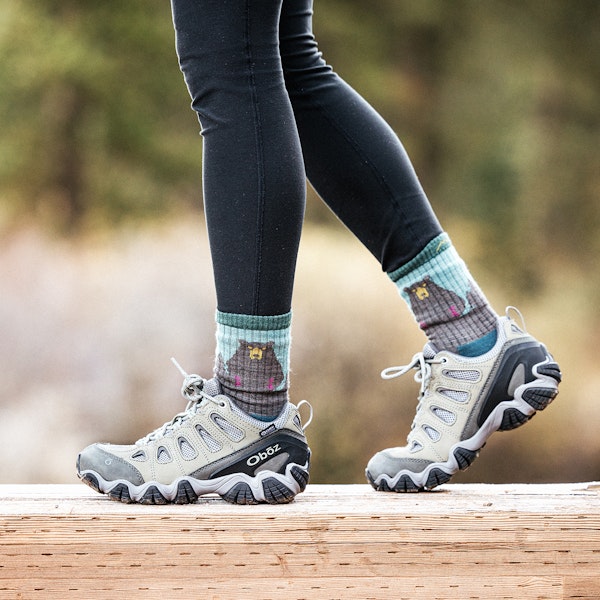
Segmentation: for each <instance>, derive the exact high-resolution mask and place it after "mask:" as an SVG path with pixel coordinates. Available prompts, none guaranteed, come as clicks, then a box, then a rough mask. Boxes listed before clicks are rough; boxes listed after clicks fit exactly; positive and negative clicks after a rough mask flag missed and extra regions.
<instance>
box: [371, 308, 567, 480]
mask: <svg viewBox="0 0 600 600" xmlns="http://www.w3.org/2000/svg"><path fill="white" fill-rule="evenodd" d="M510 308H512V307H509V308H508V309H507V311H506V317H501V318H500V319H499V323H498V340H497V342H496V344H495V346H494V347H493V348H492V349H491V350H490V351H489V352H487V353H485V354H483V355H482V356H479V357H476V358H466V357H462V356H459V355H457V354H454V353H452V352H446V351H444V352H435V350H434V349H433V348H432V347H431V345H430V344H427V345H426V346H425V349H424V350H423V352H420V353H418V354H415V356H414V357H413V359H412V361H411V362H410V364H408V365H406V366H403V367H391V368H389V369H385V370H384V371H383V372H382V374H381V375H382V377H383V378H384V379H391V378H394V377H398V376H400V375H403V374H404V373H407V372H408V371H410V370H411V369H416V371H417V373H416V374H415V380H416V381H417V382H418V383H420V384H421V390H420V393H419V403H418V405H417V414H416V415H415V418H414V421H413V423H412V427H411V431H410V433H409V434H408V438H407V444H406V446H403V447H401V448H388V449H387V450H383V451H381V452H378V453H377V454H375V456H373V458H371V460H370V461H369V464H368V465H367V469H366V476H367V479H368V480H369V482H370V483H371V485H372V486H373V487H374V488H375V489H376V490H379V491H386V492H389V491H393V492H418V491H421V490H430V489H432V488H434V487H436V486H438V485H440V484H442V483H446V482H447V481H448V480H449V479H450V477H451V476H452V475H454V473H456V472H457V471H459V470H464V469H466V468H467V467H469V466H470V465H471V463H472V462H473V461H474V460H475V458H477V456H478V454H479V450H480V449H481V448H482V447H483V446H484V445H485V442H486V440H487V439H488V438H489V436H490V435H491V434H492V433H494V431H506V430H509V429H514V428H516V427H519V426H521V425H523V424H524V423H526V422H527V421H528V420H529V419H531V417H533V415H534V414H535V413H536V411H538V410H543V409H544V408H546V406H548V404H550V402H552V400H553V399H554V398H555V397H556V395H557V393H558V384H559V382H560V380H561V373H560V368H559V366H558V364H557V363H556V362H554V360H553V359H552V356H551V355H550V354H549V353H548V351H547V350H546V348H545V347H544V345H543V344H541V343H540V342H538V341H537V340H535V339H534V338H533V337H531V336H530V335H528V334H527V333H526V332H525V326H524V324H523V325H522V329H521V328H519V327H518V326H517V324H516V323H515V321H514V320H513V319H512V318H510V316H509V311H510ZM513 310H514V311H516V312H517V313H518V311H517V310H516V309H513ZM518 314H519V315H520V313H518ZM521 322H523V318H522V317H521Z"/></svg>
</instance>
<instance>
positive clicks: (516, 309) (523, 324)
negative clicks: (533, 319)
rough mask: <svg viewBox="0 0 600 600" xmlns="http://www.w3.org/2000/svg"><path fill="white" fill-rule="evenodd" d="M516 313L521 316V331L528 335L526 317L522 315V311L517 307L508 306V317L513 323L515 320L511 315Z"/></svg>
mask: <svg viewBox="0 0 600 600" xmlns="http://www.w3.org/2000/svg"><path fill="white" fill-rule="evenodd" d="M511 312H514V313H516V314H517V315H518V316H519V320H520V321H521V330H522V331H523V333H527V326H526V325H525V317H524V316H523V314H522V313H521V311H520V310H519V309H518V308H517V307H516V306H510V305H509V306H507V307H506V316H507V317H508V318H509V319H511V320H512V321H514V320H515V319H513V318H512V317H511V316H510V313H511Z"/></svg>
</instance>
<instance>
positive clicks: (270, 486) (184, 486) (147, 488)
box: [78, 461, 309, 504]
mask: <svg viewBox="0 0 600 600" xmlns="http://www.w3.org/2000/svg"><path fill="white" fill-rule="evenodd" d="M308 466H309V465H308V461H307V463H306V464H305V465H298V464H295V463H290V464H288V465H287V467H286V469H285V473H284V474H282V473H276V472H274V471H267V470H266V471H261V472H260V473H258V474H257V475H256V476H255V477H250V476H249V475H246V474H245V473H233V474H229V475H224V476H222V477H216V478H215V479H208V480H200V479H195V478H193V477H180V478H179V479H177V480H175V481H174V482H173V483H171V484H169V485H167V484H163V483H158V482H156V481H150V482H148V483H144V484H143V485H140V486H136V485H134V484H132V483H131V482H129V481H126V480H123V479H119V480H115V481H106V480H105V479H103V478H102V476H100V475H99V474H98V473H96V472H95V471H92V470H87V471H83V472H78V476H79V478H80V479H81V480H82V481H83V482H84V483H86V484H87V485H89V486H90V487H91V488H92V489H93V490H95V491H96V492H99V493H101V494H106V495H107V496H108V497H109V498H111V499H112V500H117V501H119V502H124V503H125V504H131V503H139V504H193V503H194V502H196V501H197V500H198V498H199V497H200V496H204V495H205V494H218V495H219V496H221V498H223V500H226V501H227V502H230V503H232V504H260V503H267V504H287V503H288V502H291V501H292V500H293V499H294V497H295V496H296V495H297V494H299V493H300V492H303V491H304V490H305V488H306V485H307V484H308ZM78 471H79V469H78Z"/></svg>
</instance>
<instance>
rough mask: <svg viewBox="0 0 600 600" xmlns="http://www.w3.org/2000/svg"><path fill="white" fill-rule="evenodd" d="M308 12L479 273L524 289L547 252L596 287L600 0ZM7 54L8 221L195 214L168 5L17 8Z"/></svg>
mask: <svg viewBox="0 0 600 600" xmlns="http://www.w3.org/2000/svg"><path fill="white" fill-rule="evenodd" d="M315 4H316V6H315V31H316V34H317V37H318V39H319V41H320V45H321V50H322V51H323V52H324V55H325V57H326V59H327V60H328V61H329V62H330V63H331V64H333V66H334V68H335V69H336V70H337V71H338V72H339V73H340V74H341V75H342V76H343V77H344V78H346V79H347V80H348V81H349V82H350V83H351V84H352V85H354V86H355V87H356V88H357V89H358V90H359V91H360V92H361V93H362V94H363V95H364V96H365V97H366V98H367V99H368V100H370V101H371V102H372V103H373V104H374V105H375V106H376V108H377V109H378V110H380V112H381V113H382V114H383V115H384V116H385V117H386V119H388V120H389V122H390V123H391V124H392V126H393V127H394V129H395V130H396V131H397V132H398V133H399V135H400V137H401V139H402V140H403V141H404V143H405V145H406V146H407V148H408V151H409V154H410V155H411V156H412V158H413V161H414V163H415V166H416V168H417V172H418V173H419V175H420V177H421V179H422V181H423V183H424V186H425V188H426V191H427V192H428V194H429V195H430V197H431V199H432V202H433V204H434V207H435V209H436V210H437V211H438V212H439V213H440V215H441V216H442V218H443V217H444V216H445V215H449V214H451V215H453V217H458V218H460V219H462V220H463V221H465V222H466V223H468V224H469V225H471V226H472V225H475V226H476V230H477V231H478V232H479V236H480V240H479V242H478V248H479V251H478V256H479V260H481V261H482V262H485V263H487V264H493V265H494V269H495V271H496V274H497V276H498V277H499V278H503V279H505V281H506V285H507V286H510V287H511V288H513V289H514V290H519V289H526V290H527V294H531V293H533V292H535V291H536V290H538V289H540V288H541V287H542V285H543V277H541V275H540V269H539V267H538V268H533V267H532V264H534V263H539V259H540V257H543V256H545V255H547V254H548V255H549V254H552V255H554V256H556V255H559V256H561V257H562V258H563V259H564V260H565V262H566V264H571V263H574V264H577V265H579V266H580V267H582V268H584V269H586V270H589V271H591V272H593V273H594V275H593V277H592V280H593V281H594V282H595V283H596V284H600V272H599V270H598V267H597V266H596V261H595V256H596V254H597V252H598V251H599V250H600V238H599V236H598V234H597V231H598V226H599V225H600V202H599V199H600V160H599V158H598V156H599V153H598V141H599V139H600V136H599V132H600V111H599V106H600V35H599V34H600V2H598V1H597V0H574V1H572V2H566V1H565V0H375V1H373V2H363V1H359V0H316V3H315ZM0 55H1V56H2V61H1V62H0V123H1V124H2V129H1V135H0V194H1V197H2V211H1V212H0V224H1V225H4V226H7V225H8V226H10V225H12V224H13V223H15V222H20V221H21V220H22V219H23V218H31V217H33V218H35V219H36V220H38V221H40V222H42V223H43V224H44V225H49V226H51V227H53V228H57V229H59V230H62V231H65V232H73V231H78V230H80V229H81V228H82V227H90V226H94V225H96V224H98V223H99V222H117V221H121V220H123V219H127V220H130V219H136V218H140V217H148V216H152V217H156V216H160V215H164V214H165V213H166V212H168V211H173V210H179V209H181V208H183V207H188V206H190V205H196V206H198V205H199V204H200V180H201V177H200V155H201V143H200V141H199V138H198V129H199V128H198V123H197V120H196V118H195V115H194V114H193V113H192V111H191V110H190V109H189V97H188V95H187V91H186V89H185V86H184V83H183V78H182V76H181V73H180V72H179V68H178V65H177V58H176V55H175V50H174V39H173V29H172V23H171V16H170V11H169V6H168V3H165V2H164V1H163V0H128V1H127V2H124V3H123V2H118V1H117V0H103V1H102V2H93V1H91V0H7V1H5V2H3V3H2V4H1V5H0ZM325 212H326V211H325ZM325 212H324V209H322V208H319V207H318V206H317V205H316V203H314V202H313V201H312V200H311V203H310V204H309V211H308V215H309V218H314V219H322V218H324V214H325ZM593 287H595V288H600V285H595V286H593ZM598 295H599V296H600V293H599V294H598ZM599 299H600V298H599Z"/></svg>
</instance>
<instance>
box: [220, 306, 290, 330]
mask: <svg viewBox="0 0 600 600" xmlns="http://www.w3.org/2000/svg"><path fill="white" fill-rule="evenodd" d="M215 320H216V322H217V323H218V324H219V325H226V326H228V327H235V328H237V329H252V330H254V331H275V330H277V329H287V328H288V327H290V326H291V324H292V313H291V311H290V312H289V313H286V314H283V315H267V316H263V315H238V314H235V313H225V312H221V311H220V310H217V311H216V315H215Z"/></svg>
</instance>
